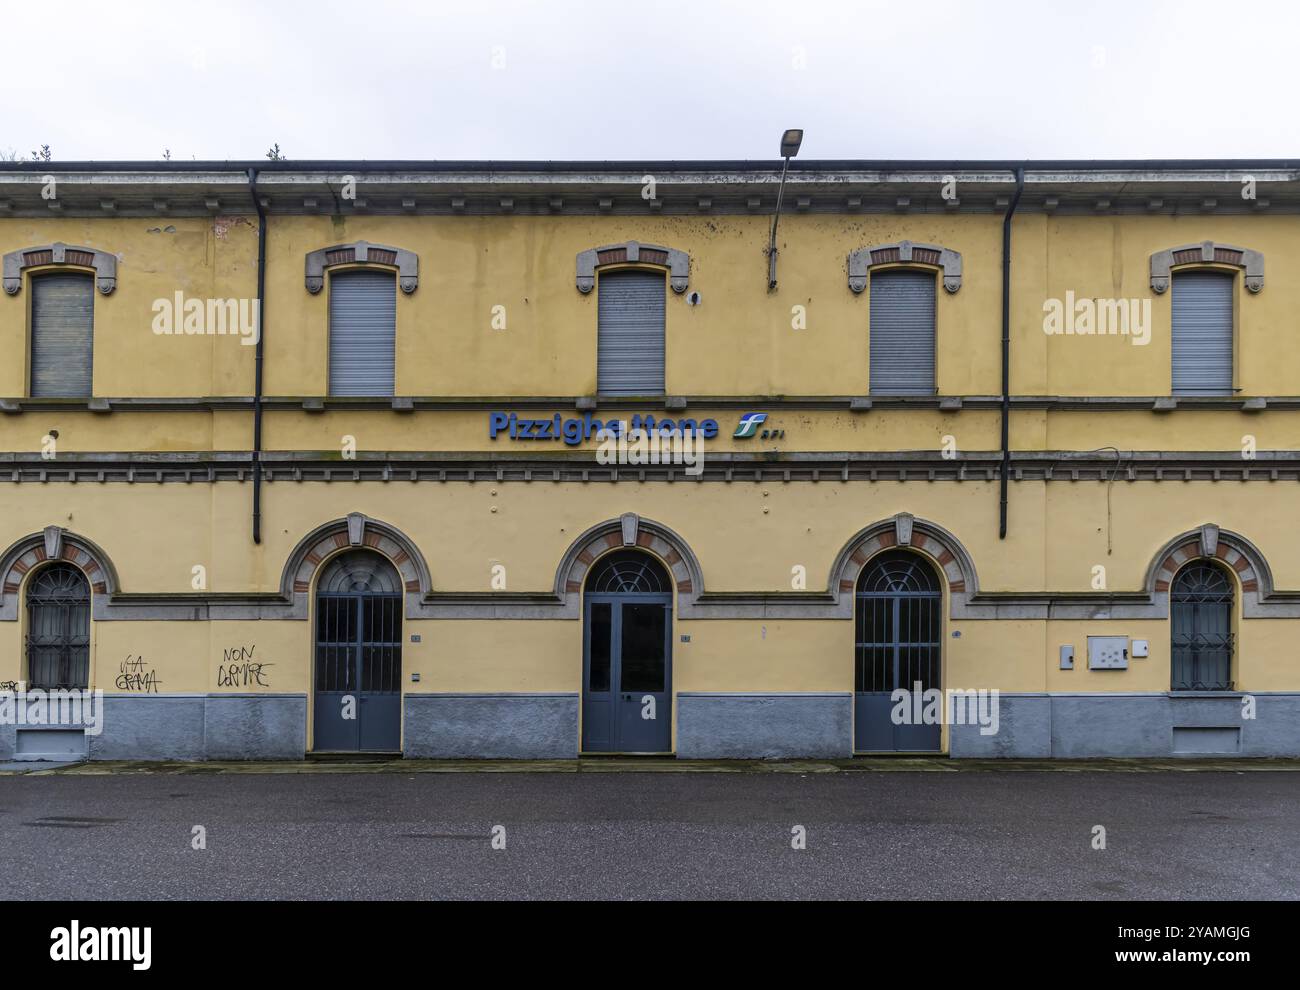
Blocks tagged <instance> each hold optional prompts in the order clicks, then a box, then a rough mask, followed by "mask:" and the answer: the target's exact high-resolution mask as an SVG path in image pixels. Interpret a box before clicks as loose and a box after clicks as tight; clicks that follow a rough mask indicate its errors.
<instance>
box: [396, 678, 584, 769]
mask: <svg viewBox="0 0 1300 990" xmlns="http://www.w3.org/2000/svg"><path fill="white" fill-rule="evenodd" d="M405 716H406V725H405V728H404V730H403V733H402V738H403V744H402V749H403V752H404V754H405V755H406V756H408V757H412V758H416V757H423V758H425V759H482V760H494V759H495V760H564V759H575V758H576V757H577V755H578V696H577V695H576V694H408V695H407V696H406V699H405Z"/></svg>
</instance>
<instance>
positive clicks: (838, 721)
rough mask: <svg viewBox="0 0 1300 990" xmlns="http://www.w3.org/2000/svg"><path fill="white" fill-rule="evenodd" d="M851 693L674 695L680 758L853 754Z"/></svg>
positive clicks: (754, 758)
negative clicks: (675, 697)
mask: <svg viewBox="0 0 1300 990" xmlns="http://www.w3.org/2000/svg"><path fill="white" fill-rule="evenodd" d="M852 741H853V695H851V694H710V693H698V694H697V693H682V694H679V695H678V696H677V755H678V756H679V757H681V758H682V759H713V760H731V759H750V760H780V759H794V758H798V757H818V758H823V759H825V758H839V757H846V756H849V755H851V749H852Z"/></svg>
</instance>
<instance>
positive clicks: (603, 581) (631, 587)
mask: <svg viewBox="0 0 1300 990" xmlns="http://www.w3.org/2000/svg"><path fill="white" fill-rule="evenodd" d="M672 610H673V597H672V584H671V582H670V579H669V577H668V574H667V572H666V571H665V570H664V568H663V566H662V565H660V563H659V562H658V561H657V560H656V559H655V558H653V557H651V556H650V555H649V554H646V553H642V552H640V551H636V550H621V551H617V552H615V553H612V554H609V555H607V556H605V557H602V558H601V559H600V560H598V561H597V562H596V563H595V564H594V565H593V567H592V569H591V572H590V574H589V576H588V578H587V585H586V595H585V598H584V604H583V620H584V621H583V651H582V653H583V663H582V750H583V752H584V753H669V752H671V751H672V625H673V615H672Z"/></svg>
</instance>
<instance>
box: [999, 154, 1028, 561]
mask: <svg viewBox="0 0 1300 990" xmlns="http://www.w3.org/2000/svg"><path fill="white" fill-rule="evenodd" d="M1024 191H1025V170H1024V169H1023V168H1018V169H1016V194H1015V195H1014V196H1012V197H1011V205H1010V206H1009V207H1008V208H1007V213H1006V216H1004V217H1003V218H1002V470H1001V472H1000V484H999V489H1000V491H999V493H998V539H999V540H1005V539H1006V538H1007V481H1008V476H1009V475H1010V474H1011V218H1012V217H1013V216H1014V215H1015V212H1016V207H1017V206H1019V205H1020V194H1021V193H1022V192H1024Z"/></svg>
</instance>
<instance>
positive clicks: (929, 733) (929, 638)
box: [853, 550, 944, 753]
mask: <svg viewBox="0 0 1300 990" xmlns="http://www.w3.org/2000/svg"><path fill="white" fill-rule="evenodd" d="M854 626H855V629H856V630H857V635H856V650H855V656H854V661H855V668H856V674H855V677H856V685H855V689H854V690H855V695H854V713H853V715H854V720H853V721H854V745H853V748H854V749H855V750H856V751H857V752H860V753H879V752H909V753H915V752H938V750H939V746H940V728H941V727H940V725H939V724H938V723H936V724H933V725H926V724H924V723H923V720H922V719H918V718H917V715H918V714H921V713H923V712H924V710H925V704H924V701H925V699H924V692H926V691H928V690H930V689H931V688H937V689H940V690H941V689H942V687H943V677H942V671H941V668H940V663H941V641H940V636H941V630H942V628H943V599H942V596H941V593H940V588H939V579H938V577H937V576H936V575H935V573H934V568H933V567H931V566H930V565H929V564H928V563H927V562H926V561H925V560H923V559H922V558H921V557H919V556H918V555H916V554H913V553H908V552H906V551H902V550H891V551H887V552H886V553H882V554H880V555H879V556H877V557H875V558H874V559H872V560H871V562H870V563H868V564H867V566H866V568H864V570H863V572H862V577H861V578H860V579H859V581H858V591H857V608H856V614H855V616H854ZM898 689H903V690H906V691H908V692H910V693H909V695H908V697H907V703H906V708H905V709H904V710H903V711H904V717H903V719H902V721H901V723H900V722H898V721H896V720H895V718H894V717H893V715H894V711H895V709H896V708H897V707H898V702H896V701H894V700H893V698H892V697H891V695H892V693H893V692H894V691H895V690H898ZM917 692H920V693H921V697H919V698H918V697H917ZM939 710H940V711H943V710H944V708H943V706H942V704H941V706H940V709H939Z"/></svg>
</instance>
